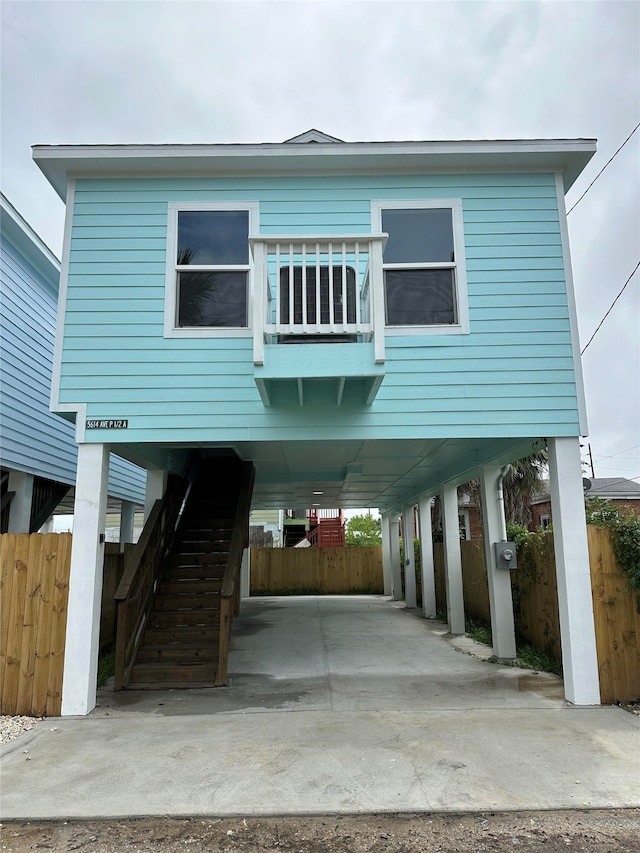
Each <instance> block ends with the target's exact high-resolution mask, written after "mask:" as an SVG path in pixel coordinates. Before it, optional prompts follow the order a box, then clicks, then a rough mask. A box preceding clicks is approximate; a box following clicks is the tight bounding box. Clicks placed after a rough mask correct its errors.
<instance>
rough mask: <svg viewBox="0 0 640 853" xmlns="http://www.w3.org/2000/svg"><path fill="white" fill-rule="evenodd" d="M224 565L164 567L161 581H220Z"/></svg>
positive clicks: (173, 582)
mask: <svg viewBox="0 0 640 853" xmlns="http://www.w3.org/2000/svg"><path fill="white" fill-rule="evenodd" d="M224 572H225V567H224V566H209V567H206V566H182V567H179V566H178V567H177V568H174V569H166V571H165V573H164V575H163V576H162V583H171V584H186V583H193V584H201V583H218V584H221V583H222V579H223V578H224Z"/></svg>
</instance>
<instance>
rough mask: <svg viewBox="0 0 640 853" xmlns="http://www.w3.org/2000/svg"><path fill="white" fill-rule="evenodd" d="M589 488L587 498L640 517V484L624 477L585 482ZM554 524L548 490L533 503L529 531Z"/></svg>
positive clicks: (601, 478) (599, 478) (544, 528)
mask: <svg viewBox="0 0 640 853" xmlns="http://www.w3.org/2000/svg"><path fill="white" fill-rule="evenodd" d="M585 485H587V488H586V490H585V497H586V498H587V499H588V498H603V499H604V500H606V501H609V503H610V504H611V505H612V506H615V507H617V508H618V509H620V510H621V511H622V512H623V513H624V514H625V515H630V514H631V513H635V514H636V515H640V483H634V482H633V480H627V479H625V478H624V477H597V478H594V479H593V480H587V481H585ZM550 524H553V511H552V508H551V497H550V495H549V489H548V488H546V489H545V490H544V491H543V492H541V493H540V495H538V497H537V498H536V499H535V500H534V501H532V502H531V522H530V524H529V530H537V529H538V528H542V529H543V530H546V529H547V527H549V525H550Z"/></svg>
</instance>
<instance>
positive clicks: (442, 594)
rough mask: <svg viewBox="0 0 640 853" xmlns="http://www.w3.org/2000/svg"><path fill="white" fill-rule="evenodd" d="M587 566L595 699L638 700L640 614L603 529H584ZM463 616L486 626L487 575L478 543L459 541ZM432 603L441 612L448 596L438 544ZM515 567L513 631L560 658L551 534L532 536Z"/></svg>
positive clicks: (488, 616) (442, 559) (611, 700)
mask: <svg viewBox="0 0 640 853" xmlns="http://www.w3.org/2000/svg"><path fill="white" fill-rule="evenodd" d="M587 533H588V541H589V562H590V571H591V589H592V596H593V612H594V621H595V633H596V649H597V655H598V668H599V673H600V700H601V701H602V703H603V704H606V705H609V704H612V703H613V702H625V701H633V700H636V699H638V697H640V614H639V613H638V609H637V604H636V593H634V592H633V591H632V590H630V589H629V587H628V586H627V581H626V578H625V577H624V575H623V574H622V572H621V571H620V569H619V568H618V566H617V564H616V561H615V557H614V553H613V547H612V545H611V540H610V538H609V531H608V530H601V529H600V528H597V527H593V526H591V525H589V526H588V527H587ZM460 544H461V552H462V579H463V589H464V605H465V614H466V615H467V616H468V617H469V618H471V619H477V620H478V621H480V622H486V623H487V624H488V623H489V622H490V611H489V593H488V583H487V573H486V570H485V567H484V556H483V552H482V543H481V541H474V540H472V541H471V542H462V543H460ZM434 563H435V579H436V604H437V609H438V612H439V613H442V614H445V613H446V610H447V598H446V589H445V579H444V553H443V546H442V544H436V546H435V548H434ZM518 565H519V568H518V569H517V570H516V571H514V572H512V573H511V580H512V588H513V600H514V615H515V620H516V630H517V631H518V634H519V635H520V636H521V637H523V638H524V639H525V640H528V641H529V642H530V643H531V644H532V645H533V646H536V647H537V648H539V649H542V650H544V651H546V652H548V654H550V655H552V656H553V657H556V658H561V656H562V645H561V640H560V617H559V612H558V587H557V581H556V564H555V554H554V550H553V534H551V533H549V534H546V535H544V536H540V537H537V538H536V539H535V540H534V541H532V542H529V543H527V544H526V545H525V546H524V547H523V548H520V549H519V550H518Z"/></svg>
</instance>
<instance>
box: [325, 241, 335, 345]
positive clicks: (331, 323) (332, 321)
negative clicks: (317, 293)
mask: <svg viewBox="0 0 640 853" xmlns="http://www.w3.org/2000/svg"><path fill="white" fill-rule="evenodd" d="M328 249H329V284H328V285H327V286H328V289H329V293H328V295H329V331H330V332H335V330H336V327H335V322H336V317H335V305H334V301H335V300H334V298H333V243H332V242H329V247H328Z"/></svg>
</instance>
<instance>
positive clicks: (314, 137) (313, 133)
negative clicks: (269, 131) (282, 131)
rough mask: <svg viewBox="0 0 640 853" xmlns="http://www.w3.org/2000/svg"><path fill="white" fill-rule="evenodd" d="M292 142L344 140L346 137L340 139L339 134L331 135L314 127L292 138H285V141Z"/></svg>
mask: <svg viewBox="0 0 640 853" xmlns="http://www.w3.org/2000/svg"><path fill="white" fill-rule="evenodd" d="M290 142H342V143H344V139H338V137H337V136H329V134H328V133H323V132H322V131H321V130H316V129H315V127H312V128H311V130H306V131H305V132H304V133H299V134H298V135H297V136H292V137H291V139H285V143H286V144H288V143H290Z"/></svg>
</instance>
